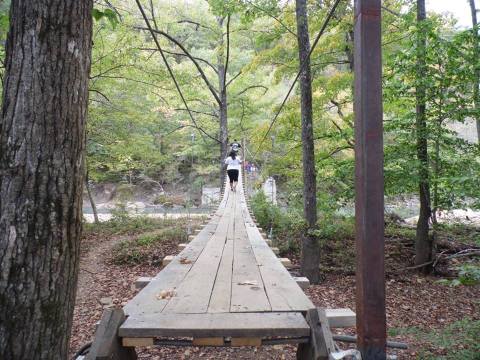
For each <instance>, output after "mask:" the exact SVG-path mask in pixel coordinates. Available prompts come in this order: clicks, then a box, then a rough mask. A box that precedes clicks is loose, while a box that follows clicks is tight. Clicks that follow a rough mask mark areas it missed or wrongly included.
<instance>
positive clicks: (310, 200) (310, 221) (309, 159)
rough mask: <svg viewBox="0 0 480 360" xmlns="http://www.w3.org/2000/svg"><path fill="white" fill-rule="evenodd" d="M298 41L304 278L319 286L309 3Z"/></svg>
mask: <svg viewBox="0 0 480 360" xmlns="http://www.w3.org/2000/svg"><path fill="white" fill-rule="evenodd" d="M296 18H297V39H298V55H299V60H300V63H299V66H300V69H303V70H302V73H301V74H300V95H301V117H302V148H303V149H302V150H303V212H304V217H305V221H306V225H307V226H306V229H305V233H304V234H303V239H302V259H301V260H302V263H301V271H302V274H303V275H304V276H306V277H308V279H309V280H310V282H311V283H313V284H316V283H318V282H319V281H320V270H319V265H320V264H319V262H320V245H319V242H318V239H317V238H316V236H315V235H313V234H311V231H312V230H314V229H315V228H316V224H317V189H316V174H315V153H314V141H313V122H312V117H313V116H312V78H311V72H310V59H309V57H308V54H309V52H310V39H309V35H308V18H307V2H306V0H297V1H296Z"/></svg>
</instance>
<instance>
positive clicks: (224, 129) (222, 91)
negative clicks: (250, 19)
mask: <svg viewBox="0 0 480 360" xmlns="http://www.w3.org/2000/svg"><path fill="white" fill-rule="evenodd" d="M223 21H224V18H223V17H218V18H217V22H218V26H219V27H220V29H222V28H223ZM227 31H228V30H227ZM224 43H225V42H224V40H223V31H222V35H220V40H219V43H218V54H217V71H218V89H219V97H220V104H219V109H218V114H219V115H218V120H219V123H220V187H222V188H223V186H224V185H225V166H224V163H223V160H224V158H225V155H226V154H227V151H228V116H227V110H228V104H227V89H226V87H225V77H226V76H227V74H226V69H225V56H224V54H223V51H224V49H223V48H224Z"/></svg>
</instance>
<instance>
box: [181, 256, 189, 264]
mask: <svg viewBox="0 0 480 360" xmlns="http://www.w3.org/2000/svg"><path fill="white" fill-rule="evenodd" d="M191 263H192V260H190V259H188V258H186V257H181V258H180V264H183V265H185V264H191Z"/></svg>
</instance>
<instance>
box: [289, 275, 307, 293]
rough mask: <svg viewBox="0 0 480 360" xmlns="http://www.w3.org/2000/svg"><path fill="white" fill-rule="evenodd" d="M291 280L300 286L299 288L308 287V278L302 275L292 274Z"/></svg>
mask: <svg viewBox="0 0 480 360" xmlns="http://www.w3.org/2000/svg"><path fill="white" fill-rule="evenodd" d="M293 280H295V282H296V283H297V285H298V286H300V289H302V290H305V289H308V288H309V287H310V280H308V278H306V277H304V276H294V277H293Z"/></svg>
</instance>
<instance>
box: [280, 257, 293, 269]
mask: <svg viewBox="0 0 480 360" xmlns="http://www.w3.org/2000/svg"><path fill="white" fill-rule="evenodd" d="M278 260H280V263H281V264H282V265H283V266H284V267H285V268H286V269H291V268H292V262H291V261H290V259H289V258H279V259H278Z"/></svg>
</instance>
